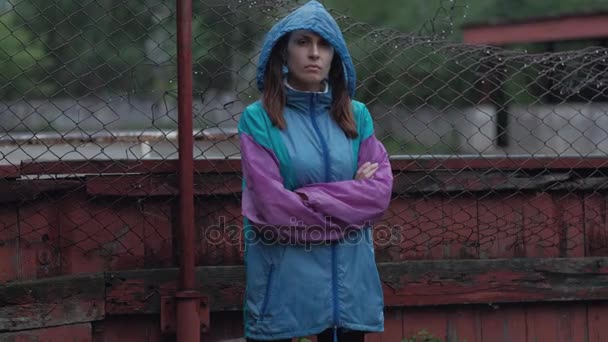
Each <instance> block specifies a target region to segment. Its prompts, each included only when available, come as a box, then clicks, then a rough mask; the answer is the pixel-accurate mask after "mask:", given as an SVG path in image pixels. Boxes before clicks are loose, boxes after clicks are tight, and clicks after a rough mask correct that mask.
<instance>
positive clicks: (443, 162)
mask: <svg viewBox="0 0 608 342" xmlns="http://www.w3.org/2000/svg"><path fill="white" fill-rule="evenodd" d="M391 166H392V168H393V170H395V171H427V172H428V171H462V170H491V169H500V170H543V169H554V170H558V169H559V170H574V169H576V170H579V169H593V170H596V169H601V168H608V158H606V157H589V158H580V157H535V158H530V157H525V156H524V157H503V156H496V157H479V156H471V157H461V156H457V157H452V156H447V157H446V156H424V157H392V158H391ZM14 169H15V167H10V170H14ZM18 169H19V170H20V174H23V175H35V174H68V175H70V174H94V175H99V174H106V173H114V174H116V173H118V174H125V173H177V171H178V169H177V160H172V159H169V160H132V159H129V160H116V159H115V160H81V161H70V160H65V161H48V162H40V161H23V162H22V163H21V166H20V167H19V168H18ZM194 170H195V172H197V173H235V172H236V173H240V170H241V161H240V159H217V160H213V159H197V160H194ZM7 174H12V175H14V171H11V172H7Z"/></svg>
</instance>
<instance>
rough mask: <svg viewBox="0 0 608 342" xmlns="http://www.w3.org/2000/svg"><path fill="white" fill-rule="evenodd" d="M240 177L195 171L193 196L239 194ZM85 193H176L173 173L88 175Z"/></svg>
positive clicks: (138, 195)
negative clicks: (196, 172)
mask: <svg viewBox="0 0 608 342" xmlns="http://www.w3.org/2000/svg"><path fill="white" fill-rule="evenodd" d="M241 187H242V179H241V177H240V175H238V174H227V173H225V174H197V175H196V176H195V177H194V194H195V195H207V196H209V195H232V194H239V193H241ZM86 188H87V193H88V194H89V195H101V196H123V197H124V196H132V197H150V196H176V195H178V194H179V186H178V179H177V175H176V174H170V175H150V174H147V175H122V176H103V177H100V176H96V177H88V178H87V181H86Z"/></svg>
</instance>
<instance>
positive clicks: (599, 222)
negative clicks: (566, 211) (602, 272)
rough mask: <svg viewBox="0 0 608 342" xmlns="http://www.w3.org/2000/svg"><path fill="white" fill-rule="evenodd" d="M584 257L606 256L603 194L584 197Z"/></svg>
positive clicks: (607, 240)
mask: <svg viewBox="0 0 608 342" xmlns="http://www.w3.org/2000/svg"><path fill="white" fill-rule="evenodd" d="M584 205H585V255H586V256H608V225H607V224H608V222H607V221H606V196H605V195H604V194H603V193H592V194H585V195H584Z"/></svg>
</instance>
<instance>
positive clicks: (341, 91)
mask: <svg viewBox="0 0 608 342" xmlns="http://www.w3.org/2000/svg"><path fill="white" fill-rule="evenodd" d="M288 40H289V34H286V35H284V36H283V37H281V39H280V40H279V41H278V42H277V43H276V44H275V46H274V48H273V49H272V52H271V53H270V58H269V59H268V64H267V65H266V73H265V75H264V91H263V93H262V105H263V106H264V109H265V110H266V112H267V113H268V116H269V117H270V121H271V122H272V124H273V126H275V127H278V128H279V129H285V128H286V127H287V122H285V117H284V116H283V110H284V109H285V102H286V98H285V88H284V87H285V86H284V85H283V73H282V67H283V56H284V55H285V51H286V50H287V42H288ZM328 77H329V84H330V85H331V87H332V104H331V116H332V118H333V119H334V121H335V122H336V123H337V124H338V125H339V126H340V128H342V130H343V131H344V134H346V136H348V137H349V138H351V139H353V138H356V137H357V136H358V135H359V134H358V133H357V126H356V124H355V119H354V116H353V109H352V105H351V99H350V96H349V95H348V89H347V87H346V79H345V77H344V69H343V67H342V60H341V58H340V56H339V55H338V54H337V53H336V54H334V58H333V60H332V61H331V68H330V71H329V76H328Z"/></svg>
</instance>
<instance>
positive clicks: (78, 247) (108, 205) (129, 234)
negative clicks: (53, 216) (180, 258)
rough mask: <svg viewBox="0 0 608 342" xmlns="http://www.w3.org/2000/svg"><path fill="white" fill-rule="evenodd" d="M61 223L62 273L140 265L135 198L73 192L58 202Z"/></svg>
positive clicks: (140, 236)
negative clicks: (98, 196) (106, 196)
mask: <svg viewBox="0 0 608 342" xmlns="http://www.w3.org/2000/svg"><path fill="white" fill-rule="evenodd" d="M60 225H61V237H62V255H63V263H62V272H63V273H64V274H81V273H93V272H101V271H106V270H123V269H133V268H139V267H142V266H143V262H144V243H143V241H142V240H143V237H144V232H143V220H142V214H141V209H140V208H139V207H138V206H137V203H136V201H132V200H131V201H130V200H127V199H120V198H119V199H95V200H94V199H92V198H90V197H88V196H86V194H85V193H84V191H82V192H79V193H73V194H71V195H70V196H69V197H66V198H65V199H64V200H63V201H62V203H61V217H60Z"/></svg>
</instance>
